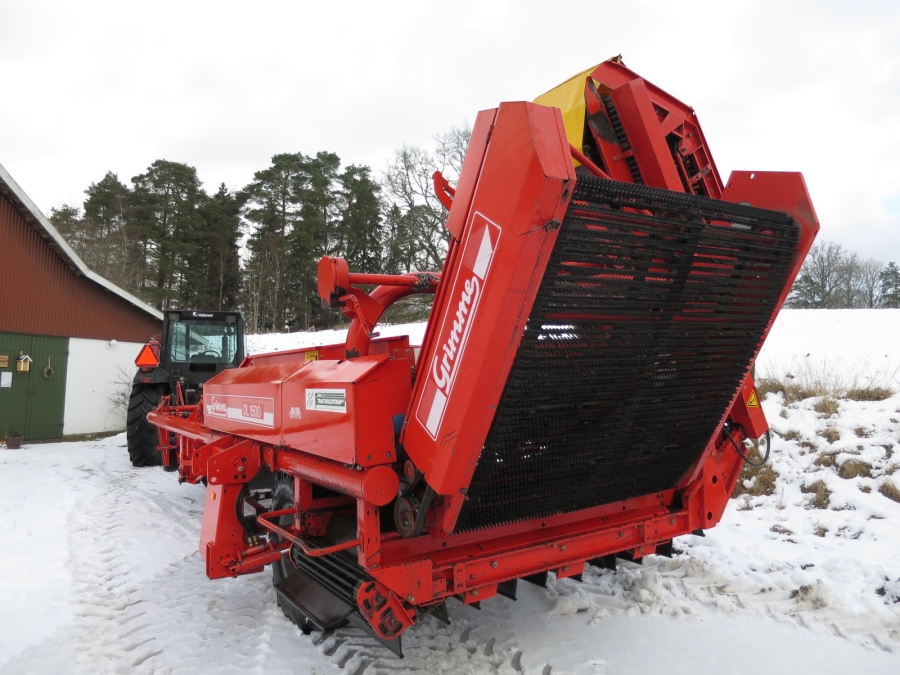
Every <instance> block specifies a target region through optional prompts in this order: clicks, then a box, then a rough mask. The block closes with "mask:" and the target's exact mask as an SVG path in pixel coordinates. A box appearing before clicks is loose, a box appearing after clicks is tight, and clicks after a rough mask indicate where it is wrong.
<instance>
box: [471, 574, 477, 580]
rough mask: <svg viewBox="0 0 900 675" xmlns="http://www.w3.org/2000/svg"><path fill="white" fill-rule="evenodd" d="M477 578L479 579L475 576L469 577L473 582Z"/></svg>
mask: <svg viewBox="0 0 900 675" xmlns="http://www.w3.org/2000/svg"><path fill="white" fill-rule="evenodd" d="M476 578H477V577H476V576H475V575H474V574H470V575H469V579H471V580H472V581H475V579H476Z"/></svg>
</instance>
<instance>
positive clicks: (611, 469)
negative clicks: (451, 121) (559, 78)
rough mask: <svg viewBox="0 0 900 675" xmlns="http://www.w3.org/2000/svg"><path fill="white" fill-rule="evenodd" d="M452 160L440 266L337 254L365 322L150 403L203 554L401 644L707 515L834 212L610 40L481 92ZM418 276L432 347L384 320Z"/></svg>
mask: <svg viewBox="0 0 900 675" xmlns="http://www.w3.org/2000/svg"><path fill="white" fill-rule="evenodd" d="M435 186H436V189H437V190H438V193H439V196H440V197H441V199H442V200H443V201H444V202H445V203H446V204H447V206H448V207H449V209H450V212H449V213H450V215H449V219H448V221H447V228H448V230H449V232H450V244H449V252H448V254H447V258H446V262H445V264H444V268H443V270H442V271H441V273H440V274H437V273H423V274H405V275H400V276H380V275H379V276H376V275H366V274H354V273H352V272H350V271H349V269H348V267H347V265H346V263H345V262H344V261H343V260H341V259H339V258H324V259H323V260H322V261H321V263H320V265H319V292H320V294H321V297H322V301H323V303H325V304H327V306H330V307H340V308H342V309H343V312H344V314H345V315H346V316H347V317H349V318H350V319H351V326H350V330H349V333H348V336H347V341H346V344H338V345H331V346H326V347H319V348H315V349H304V350H296V351H292V352H282V353H278V354H267V355H259V356H250V357H247V358H246V359H245V360H244V361H243V363H242V364H241V366H240V367H238V368H235V369H232V370H227V371H225V372H222V373H220V374H218V375H216V376H215V377H214V378H213V379H211V380H209V381H208V382H207V383H206V385H205V387H204V389H203V397H202V401H201V403H200V404H199V405H195V406H194V405H184V404H182V403H181V402H179V401H171V400H164V401H163V402H162V404H161V406H160V407H159V408H158V409H157V410H156V411H154V412H152V413H150V415H149V416H148V419H149V420H150V421H151V422H152V423H153V424H155V425H156V426H157V427H158V428H159V430H160V439H161V448H160V449H161V450H163V451H164V452H166V453H170V452H177V456H178V458H179V471H180V476H181V479H182V480H185V481H188V482H191V483H196V482H198V481H206V483H207V491H206V506H205V511H204V516H203V525H202V534H201V542H200V552H201V554H202V556H203V557H204V559H205V560H206V570H207V575H208V576H209V577H210V578H211V579H218V578H221V577H233V576H237V575H240V574H250V573H256V572H261V571H262V570H263V568H264V566H265V565H269V564H272V565H273V568H274V583H275V588H276V591H277V596H278V599H279V603H280V605H281V606H282V608H283V609H284V610H285V613H286V614H287V615H288V616H289V617H290V618H291V619H292V620H294V621H295V622H297V623H298V625H299V626H300V627H301V628H302V629H303V630H304V631H309V630H311V629H313V628H318V629H330V628H332V627H335V626H338V625H341V624H344V623H347V622H352V623H355V624H357V625H359V626H360V627H363V628H365V629H366V630H369V631H371V632H372V633H373V634H374V635H376V636H377V637H378V638H380V639H381V640H383V641H385V643H386V644H387V645H388V646H390V647H391V648H393V649H394V650H395V651H397V652H399V638H400V635H401V633H403V631H405V630H406V629H407V628H409V627H410V626H413V625H414V624H415V623H416V622H417V621H419V620H420V619H421V618H423V617H424V616H427V615H429V614H431V615H434V616H437V617H439V618H441V617H446V608H445V606H444V603H445V601H446V600H448V599H450V598H456V599H457V600H460V601H461V602H463V603H466V604H475V603H480V602H481V601H483V600H486V599H488V598H491V597H492V596H494V595H496V594H501V595H507V596H514V595H515V590H516V583H517V580H519V579H524V580H528V581H532V582H535V583H545V582H546V579H547V575H548V573H551V572H552V573H553V574H555V575H556V577H558V578H562V577H578V576H579V575H580V574H581V573H582V571H583V570H584V567H585V565H587V564H594V565H601V566H606V567H609V566H614V565H615V560H616V558H617V557H618V558H625V559H630V560H639V559H641V558H642V557H643V556H646V555H649V554H652V553H657V554H662V555H666V554H668V553H670V552H671V547H672V539H673V538H674V537H677V536H680V535H685V534H690V533H699V532H702V530H703V529H705V528H709V527H712V526H713V525H715V524H716V523H717V522H718V520H719V518H720V517H721V515H722V513H723V510H724V509H725V505H726V503H727V501H728V498H729V495H730V494H731V492H732V489H733V487H734V484H735V481H736V480H737V479H738V475H739V473H740V471H741V467H742V464H743V461H744V456H743V449H744V447H745V445H744V442H745V441H746V440H747V439H751V440H752V439H756V438H759V437H761V436H763V435H764V434H766V433H767V430H768V426H767V424H766V420H765V417H764V416H763V413H762V411H761V408H760V405H759V398H758V395H757V392H756V389H755V388H754V384H753V380H752V379H751V374H750V372H751V366H752V365H753V362H754V359H755V357H756V355H757V353H758V352H759V349H760V346H761V345H762V342H763V339H764V338H765V336H766V334H767V332H768V330H769V329H770V327H771V325H772V322H773V321H774V319H775V316H776V314H777V312H778V310H779V308H780V307H781V305H782V303H783V302H784V300H785V297H786V295H787V293H788V290H789V289H790V286H791V283H792V281H793V279H794V277H795V276H796V274H797V272H798V271H799V269H800V266H801V263H802V262H803V260H804V258H805V256H806V253H807V251H808V250H809V247H810V246H811V244H812V241H813V238H814V237H815V234H816V232H817V231H818V223H817V221H816V216H815V213H814V210H813V207H812V204H811V203H810V199H809V196H808V194H807V191H806V188H805V184H804V181H803V178H802V176H801V175H800V174H797V173H767V172H735V173H733V174H732V175H731V177H730V179H729V181H728V183H727V184H725V185H723V184H722V181H721V179H720V177H719V174H718V172H717V170H716V167H715V165H714V164H713V162H712V157H711V155H710V152H709V149H708V148H707V146H706V141H705V139H704V137H703V133H702V132H701V130H700V126H699V124H698V122H697V118H696V116H695V115H694V113H693V111H692V110H691V108H689V107H687V106H685V105H684V104H683V103H681V102H679V101H678V100H676V99H674V98H672V97H671V96H669V95H668V94H666V93H665V92H663V91H661V90H660V89H658V88H657V87H655V86H653V85H652V84H650V83H649V82H646V81H645V80H643V79H641V78H640V77H638V76H637V75H636V74H634V73H633V72H631V71H629V70H628V69H627V68H625V66H624V65H622V63H621V61H620V60H618V59H615V60H611V61H608V62H605V63H603V64H601V65H599V66H597V67H596V68H593V69H590V70H588V71H585V72H584V73H582V74H580V75H578V76H576V77H575V78H572V79H571V80H569V81H567V82H566V83H564V84H563V85H561V86H560V87H558V88H557V89H556V90H554V91H552V92H550V93H548V94H546V95H545V96H543V97H541V98H540V99H538V103H521V102H520V103H504V104H501V105H500V106H499V107H498V108H496V109H493V110H486V111H484V112H481V113H480V114H479V115H478V117H477V120H476V122H475V125H474V128H473V132H472V138H471V142H470V144H469V147H468V152H467V155H466V158H465V163H464V166H463V169H462V173H461V176H460V178H459V182H458V185H457V186H456V188H455V189H453V188H452V187H450V186H449V185H448V184H447V183H446V182H445V181H444V180H443V179H442V178H441V177H440V176H439V175H436V177H435ZM362 285H366V286H373V285H374V286H375V288H374V290H372V291H370V292H365V291H363V290H361V289H360V288H358V286H362ZM412 293H434V304H433V309H432V311H431V317H430V320H429V322H428V327H427V332H426V334H425V338H424V342H423V344H422V346H421V352H420V353H419V354H418V358H416V356H415V354H414V351H413V350H412V349H411V348H410V345H409V342H408V340H407V338H405V337H397V338H384V339H383V338H379V337H378V333H377V332H376V324H377V322H378V320H379V318H380V317H381V315H382V313H383V312H384V310H385V309H386V308H387V307H388V306H390V305H391V304H392V303H393V302H395V301H397V300H399V299H401V298H404V297H406V296H408V295H410V294H412ZM170 433H171V434H173V436H170ZM170 438H175V439H176V441H175V442H176V446H170V441H169V439H170Z"/></svg>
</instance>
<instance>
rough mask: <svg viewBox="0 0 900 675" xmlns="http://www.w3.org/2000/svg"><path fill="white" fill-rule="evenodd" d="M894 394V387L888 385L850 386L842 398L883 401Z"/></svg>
mask: <svg viewBox="0 0 900 675" xmlns="http://www.w3.org/2000/svg"><path fill="white" fill-rule="evenodd" d="M893 395H894V391H893V389H890V388H888V387H877V386H874V385H873V386H868V387H859V386H856V387H850V388H848V389H846V390H845V391H844V392H843V396H842V397H841V398H849V399H850V400H851V401H883V400H884V399H886V398H890V397H891V396H893Z"/></svg>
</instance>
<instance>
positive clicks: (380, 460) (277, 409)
mask: <svg viewBox="0 0 900 675" xmlns="http://www.w3.org/2000/svg"><path fill="white" fill-rule="evenodd" d="M403 342H405V340H403V341H401V344H402V343H403ZM301 353H302V352H301ZM297 356H298V355H295V357H294V359H293V360H288V361H283V360H280V359H279V360H275V359H271V360H266V359H265V358H262V359H258V360H257V361H256V362H253V361H250V363H253V365H248V366H244V367H241V368H234V369H232V370H226V371H223V372H222V373H220V374H219V375H217V376H216V377H214V378H213V379H211V380H210V381H209V382H207V383H206V385H205V386H204V388H203V413H204V420H205V423H206V425H207V426H208V427H209V428H210V429H214V430H216V431H219V432H223V433H229V434H236V435H240V436H242V437H246V438H252V439H253V440H256V441H260V442H264V443H271V444H273V445H279V446H286V447H292V448H296V449H298V450H302V451H303V452H306V453H310V454H314V455H317V456H319V457H325V458H327V459H331V460H334V461H336V462H341V463H343V464H353V465H359V466H371V465H374V464H384V463H391V462H394V461H396V457H395V456H394V453H395V448H394V428H393V420H392V418H393V416H394V415H400V414H403V413H404V412H405V410H406V406H407V404H408V401H409V395H410V390H411V388H412V384H411V381H410V364H409V361H407V360H406V358H395V359H392V358H389V357H388V355H387V354H380V355H376V356H365V357H360V358H357V359H350V360H314V361H306V360H304V359H303V358H297Z"/></svg>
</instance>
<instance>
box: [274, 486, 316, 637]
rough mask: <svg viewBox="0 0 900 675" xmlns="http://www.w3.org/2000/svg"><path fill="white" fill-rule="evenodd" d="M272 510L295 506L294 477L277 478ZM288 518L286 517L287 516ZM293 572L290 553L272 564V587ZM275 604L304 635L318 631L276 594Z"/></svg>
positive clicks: (275, 539)
mask: <svg viewBox="0 0 900 675" xmlns="http://www.w3.org/2000/svg"><path fill="white" fill-rule="evenodd" d="M272 495H273V496H272V510H273V511H280V510H281V509H287V508H290V507H291V506H293V505H294V477H293V476H291V475H289V474H285V473H279V474H277V475H276V477H275V489H274V491H273V493H272ZM285 517H286V516H285ZM269 537H270V538H273V540H274V541H280V537H278V535H276V534H270V535H269ZM292 571H293V565H292V564H291V562H290V553H288V554H287V555H283V556H281V559H280V560H278V561H277V562H274V563H272V585H273V586H274V585H275V584H277V583H279V582H280V581H281V580H282V579H284V578H285V577H286V576H287V575H289V574H290V573H291V572H292ZM275 602H276V603H277V604H278V606H279V607H281V611H282V612H284V615H285V616H286V617H287V618H288V620H289V621H290V622H291V623H292V624H294V625H296V626H297V628H299V629H300V630H301V631H302V632H303V634H304V635H309V634H310V633H311V632H312V631H314V630H315V629H316V627H315V626H314V625H313V623H312V622H311V621H310V620H309V619H308V618H307V616H306V615H305V614H303V613H302V612H298V611H297V610H296V609H295V608H294V607H291V606H285V605H282V604H281V599H280V598H279V597H278V595H277V594H276V596H275Z"/></svg>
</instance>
